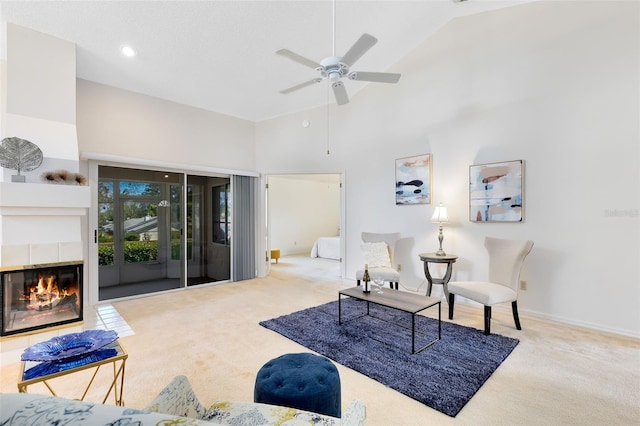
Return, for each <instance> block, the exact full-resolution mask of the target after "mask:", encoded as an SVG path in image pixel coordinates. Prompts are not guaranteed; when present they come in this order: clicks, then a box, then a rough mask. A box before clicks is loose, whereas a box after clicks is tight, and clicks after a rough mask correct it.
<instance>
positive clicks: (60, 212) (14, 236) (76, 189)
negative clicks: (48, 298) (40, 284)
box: [0, 182, 91, 301]
mask: <svg viewBox="0 0 640 426" xmlns="http://www.w3.org/2000/svg"><path fill="white" fill-rule="evenodd" d="M90 199H91V196H90V189H89V187H87V186H77V185H60V184H40V183H13V182H0V269H2V270H4V271H7V270H12V269H21V268H24V267H29V266H31V267H32V266H34V265H36V266H37V265H43V264H56V263H69V262H78V263H82V262H84V260H85V255H84V247H85V245H86V244H84V243H83V232H82V230H83V227H82V219H83V217H85V216H86V215H87V210H88V208H89V205H90ZM85 274H86V271H85ZM85 281H86V280H85ZM83 293H85V295H84V296H83V298H84V299H85V301H86V291H85V292H83Z"/></svg>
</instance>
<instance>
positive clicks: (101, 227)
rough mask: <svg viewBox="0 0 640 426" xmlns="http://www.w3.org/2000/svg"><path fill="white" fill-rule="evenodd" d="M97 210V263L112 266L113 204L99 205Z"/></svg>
mask: <svg viewBox="0 0 640 426" xmlns="http://www.w3.org/2000/svg"><path fill="white" fill-rule="evenodd" d="M98 210H99V212H98V263H99V264H100V265H101V266H108V265H113V203H99V204H98Z"/></svg>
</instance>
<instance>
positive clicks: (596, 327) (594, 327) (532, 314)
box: [456, 297, 640, 339]
mask: <svg viewBox="0 0 640 426" xmlns="http://www.w3.org/2000/svg"><path fill="white" fill-rule="evenodd" d="M459 304H462V305H466V306H468V307H469V306H474V307H476V306H477V307H478V309H481V308H482V304H480V303H477V302H474V301H473V300H469V299H465V298H463V297H456V306H457V305H459ZM492 309H493V310H494V311H498V312H503V313H508V314H509V315H511V304H510V303H502V304H500V305H494V306H493V307H492ZM518 314H519V316H520V318H521V319H522V318H527V317H529V318H536V319H540V320H544V321H548V322H554V323H559V324H564V325H571V326H574V327H579V328H584V329H587V330H591V331H598V332H601V333H607V334H612V335H616V336H622V337H630V338H632V339H640V333H639V332H635V331H633V330H626V329H621V328H614V327H603V326H602V325H600V324H596V323H591V322H587V321H576V320H573V319H570V318H566V317H562V316H558V315H550V314H546V313H543V312H538V311H533V310H531V309H523V308H522V307H521V306H520V305H518Z"/></svg>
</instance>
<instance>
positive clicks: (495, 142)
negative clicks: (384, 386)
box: [256, 1, 640, 336]
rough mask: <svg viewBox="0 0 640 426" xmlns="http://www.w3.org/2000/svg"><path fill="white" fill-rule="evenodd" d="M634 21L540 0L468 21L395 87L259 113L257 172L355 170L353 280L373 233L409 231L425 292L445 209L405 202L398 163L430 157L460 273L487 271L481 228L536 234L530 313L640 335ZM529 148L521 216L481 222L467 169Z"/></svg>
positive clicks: (405, 272) (411, 260)
mask: <svg viewBox="0 0 640 426" xmlns="http://www.w3.org/2000/svg"><path fill="white" fill-rule="evenodd" d="M638 16H639V5H638V3H637V2H604V1H602V2H598V1H596V2H591V1H576V2H545V1H540V2H535V3H531V4H526V5H521V6H515V7H512V8H508V9H504V10H499V11H495V12H488V13H483V14H481V15H476V16H470V17H464V18H458V19H456V20H454V21H452V22H451V23H450V24H448V25H447V26H445V27H444V28H442V29H441V30H440V31H438V32H437V33H436V34H435V35H433V36H432V37H430V38H429V39H428V40H426V41H425V42H424V43H423V44H422V45H420V46H419V47H418V48H417V49H416V50H415V51H414V52H412V54H410V55H409V56H407V57H406V58H405V59H404V60H402V61H401V62H400V63H398V64H396V66H394V67H392V69H390V70H389V71H392V72H400V73H402V79H401V80H400V83H399V84H397V85H382V84H370V85H369V86H367V87H366V88H365V89H364V90H363V91H362V92H360V93H358V94H357V95H356V96H353V97H352V101H351V103H349V104H347V105H345V106H341V107H336V106H335V105H333V106H331V107H330V108H329V109H327V108H320V109H316V110H311V111H305V112H301V113H298V114H293V115H290V116H286V117H281V118H277V119H274V120H269V121H265V122H262V123H259V124H258V126H257V156H256V158H257V168H258V170H259V171H261V172H265V173H286V172H294V173H297V172H301V171H304V170H305V169H306V170H312V171H314V172H323V171H335V170H343V171H344V173H345V178H346V179H345V185H346V186H345V189H346V200H347V201H346V203H347V205H346V210H347V212H346V229H345V230H344V231H345V232H346V234H345V236H346V247H347V248H346V250H347V252H346V260H347V264H346V274H347V276H348V277H353V276H354V274H355V270H356V269H357V268H358V266H359V265H360V264H361V263H362V256H361V254H360V251H359V244H360V237H359V236H360V233H361V232H362V231H375V232H384V231H400V232H401V235H402V237H403V238H402V240H401V241H400V243H399V245H398V248H397V252H396V260H397V263H401V264H402V266H403V268H402V272H401V275H402V284H403V285H404V286H406V287H414V288H415V287H418V286H419V285H420V284H421V283H422V282H423V280H424V276H423V272H422V264H421V263H420V261H419V260H418V254H419V253H421V252H427V251H434V250H435V249H437V226H436V225H435V224H432V223H430V222H429V218H430V216H431V214H432V212H433V206H434V205H421V206H396V205H395V203H394V160H395V159H397V158H402V157H407V156H412V155H418V154H424V153H432V154H433V163H434V166H433V168H434V174H433V201H434V203H438V202H440V201H442V202H444V203H445V205H447V206H448V207H449V213H450V216H451V218H452V221H453V222H452V223H451V224H449V225H447V226H446V227H445V230H444V233H445V239H444V245H443V246H444V249H445V251H447V252H451V253H455V254H457V255H458V256H460V259H459V261H458V262H457V263H456V264H455V268H454V271H455V272H454V279H483V278H485V277H486V273H487V270H486V260H487V257H486V254H485V251H484V248H483V239H484V237H485V236H487V235H491V236H496V237H503V238H518V239H532V240H533V241H534V242H535V246H534V249H533V252H532V253H531V254H530V256H529V257H528V259H527V261H526V263H525V267H524V270H523V276H522V278H523V279H525V280H527V281H528V289H527V291H523V292H521V293H520V297H519V306H520V310H521V312H522V313H524V314H529V315H537V316H540V317H544V318H549V319H554V320H558V321H562V322H567V323H573V324H577V325H582V326H587V327H590V328H596V329H602V330H606V331H612V332H616V333H621V334H627V335H633V336H640V309H639V307H640V306H639V305H640V285H639V284H640V269H639V266H638V264H639V262H638V260H639V259H640V250H639V247H640V215H639V210H638V207H639V202H638V201H639V195H640V177H639V159H640V155H639V153H640V150H639V147H640V143H639V140H640V138H639V116H640V115H639V113H640V110H639V106H638V99H639V93H640V85H639V76H640V69H639V63H640V61H639V51H640V49H639V40H640V33H639V20H638ZM347 90H348V82H347ZM290 96H295V95H290ZM327 117H329V126H328V127H329V129H330V130H329V132H330V133H329V135H327V121H326V120H327ZM304 119H306V120H309V121H310V122H311V123H312V126H310V127H309V128H303V127H301V126H300V123H301V121H302V120H304ZM327 144H329V146H330V149H331V154H330V155H326V152H325V151H326V147H327ZM283 152H286V153H287V155H282V153H283ZM518 159H522V160H524V161H525V195H524V199H525V207H524V208H525V222H524V223H520V224H495V223H494V224H491V223H472V222H470V221H469V219H468V167H469V165H472V164H482V163H489V162H498V161H507V160H518ZM437 289H438V290H439V289H440V288H439V287H438V288H437ZM525 327H526V323H525Z"/></svg>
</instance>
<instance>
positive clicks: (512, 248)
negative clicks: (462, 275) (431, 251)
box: [448, 237, 533, 335]
mask: <svg viewBox="0 0 640 426" xmlns="http://www.w3.org/2000/svg"><path fill="white" fill-rule="evenodd" d="M484 246H485V247H486V248H487V251H488V252H489V280H488V281H451V282H449V285H448V288H449V319H453V304H454V302H455V296H456V295H458V296H462V297H465V298H467V299H470V300H473V301H475V302H478V303H482V304H483V305H484V334H485V335H489V334H490V332H491V307H492V306H493V305H497V304H499V303H506V302H511V309H512V311H513V320H514V321H515V324H516V328H517V329H518V330H521V329H522V328H521V326H520V318H519V317H518V289H519V288H520V271H521V269H522V264H523V263H524V259H525V258H526V257H527V255H528V254H529V252H530V251H531V248H532V247H533V241H529V240H526V241H519V240H504V239H500V238H491V237H486V238H485V241H484Z"/></svg>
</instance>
